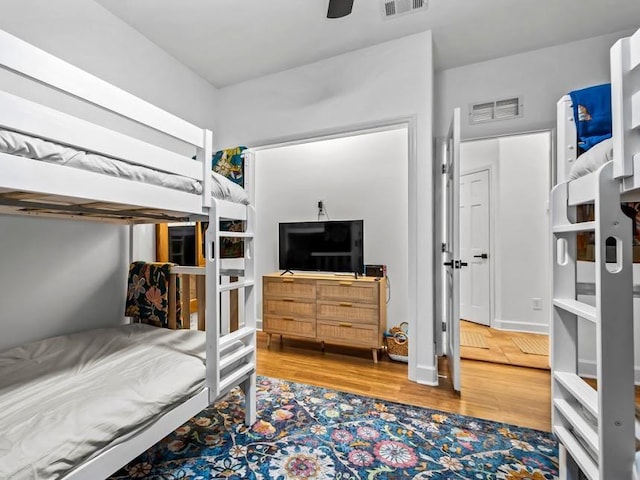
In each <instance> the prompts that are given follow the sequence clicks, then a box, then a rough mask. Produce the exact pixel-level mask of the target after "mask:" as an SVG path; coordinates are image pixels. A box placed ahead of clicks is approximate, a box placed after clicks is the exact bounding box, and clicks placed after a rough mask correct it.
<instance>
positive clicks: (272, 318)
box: [262, 315, 316, 338]
mask: <svg viewBox="0 0 640 480" xmlns="http://www.w3.org/2000/svg"><path fill="white" fill-rule="evenodd" d="M262 322H263V325H262V330H263V331H265V332H267V333H279V334H282V335H291V336H293V337H307V338H315V337H316V321H315V320H314V319H308V318H306V319H302V318H295V317H287V316H279V315H265V317H264V318H263V319H262Z"/></svg>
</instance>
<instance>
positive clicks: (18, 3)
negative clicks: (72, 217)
mask: <svg viewBox="0 0 640 480" xmlns="http://www.w3.org/2000/svg"><path fill="white" fill-rule="evenodd" d="M0 28H1V29H3V30H6V31H7V32H9V33H12V34H13V35H16V36H17V37H19V38H22V39H23V40H26V41H28V42H29V43H32V44H34V45H36V46H39V47H40V48H42V49H44V50H46V51H49V52H51V53H53V54H55V55H56V56H59V57H60V58H62V59H64V60H66V61H68V62H70V63H72V64H74V65H77V66H79V67H80V68H83V69H84V70H86V71H88V72H90V73H93V74H95V75H97V76H99V77H101V78H103V79H105V80H107V81H109V82H111V83H113V84H115V85H117V86H119V87H121V88H123V89H125V90H127V91H129V92H131V93H133V94H135V95H138V96H140V97H141V98H143V99H145V100H148V101H150V102H152V103H154V104H155V105H158V106H160V107H162V108H164V109H166V110H168V111H170V112H172V113H174V114H176V115H179V116H182V117H183V118H185V119H187V120H189V121H192V122H194V123H197V124H198V125H201V126H209V127H213V126H214V125H215V118H214V110H215V108H214V107H215V94H216V91H215V89H214V88H213V87H212V86H211V85H209V84H208V83H207V82H205V81H204V80H203V79H201V78H200V77H198V76H197V75H195V74H194V73H192V72H191V71H190V70H188V69H187V68H186V67H185V66H184V65H182V64H181V63H179V62H178V61H177V60H175V59H174V58H172V57H171V56H169V55H168V54H167V53H165V52H164V51H162V50H160V49H159V48H158V47H157V46H155V45H154V44H153V43H151V42H150V41H149V40H147V39H146V38H145V37H143V36H142V35H141V34H139V33H138V32H136V31H135V30H133V29H132V28H131V27H129V26H128V25H127V24H125V23H124V22H122V21H121V20H119V19H117V18H116V17H114V16H113V15H112V14H110V13H109V12H108V11H106V10H105V9H104V8H102V7H101V6H99V5H98V4H96V3H94V2H93V1H91V0H57V1H55V2H51V1H48V0H3V1H2V2H1V3H0ZM0 82H2V89H3V90H6V91H10V92H11V93H15V94H19V95H22V96H24V97H26V98H29V99H32V100H35V101H38V102H40V103H44V104H47V105H50V106H53V107H55V108H59V109H61V110H63V111H66V112H69V113H72V114H75V115H78V116H81V117H83V118H86V119H89V120H92V121H97V122H100V123H102V124H106V125H109V126H112V127H114V128H117V129H119V130H123V131H126V132H132V133H133V134H139V135H140V136H142V137H143V138H147V137H146V136H149V137H150V136H153V137H154V138H156V136H155V135H153V134H151V133H149V132H147V131H146V130H145V129H144V128H141V127H135V126H132V125H130V124H128V123H125V122H123V121H121V120H120V119H118V118H116V117H115V116H113V115H109V114H107V113H105V112H102V111H100V110H98V109H95V108H91V107H87V106H85V105H82V104H80V103H79V102H78V101H75V100H73V99H68V98H66V97H64V96H63V95H62V94H59V93H56V92H51V91H50V90H48V89H46V88H45V87H43V86H40V85H37V84H34V83H33V82H29V81H26V80H24V79H22V78H20V77H18V76H16V75H12V74H7V73H6V72H4V73H2V74H1V75H0ZM167 144H168V145H170V146H175V147H176V149H180V148H181V147H180V145H177V144H176V143H175V142H171V141H169V140H167ZM141 235H142V236H144V238H145V240H144V241H143V242H141V244H140V245H138V246H137V247H138V248H137V249H136V252H137V253H138V255H139V258H141V257H144V258H149V257H150V256H151V253H150V249H151V248H150V247H151V245H152V238H153V235H152V234H151V232H150V231H149V229H148V228H147V229H146V230H145V228H144V227H141ZM0 244H1V245H2V248H0V265H1V267H0V326H1V328H2V332H3V334H2V335H0V350H3V349H5V348H8V347H11V346H14V345H17V344H20V343H23V342H26V341H30V340H36V339H40V338H44V337H47V336H50V335H54V334H58V333H64V332H71V331H76V330H79V329H83V328H90V327H96V326H104V325H112V324H117V323H119V322H121V321H122V320H123V311H124V298H125V297H124V295H125V289H126V273H127V261H128V254H129V249H128V233H127V230H126V228H125V227H119V226H112V225H106V224H105V225H103V224H96V223H89V222H71V221H64V220H44V219H33V218H22V217H8V216H0Z"/></svg>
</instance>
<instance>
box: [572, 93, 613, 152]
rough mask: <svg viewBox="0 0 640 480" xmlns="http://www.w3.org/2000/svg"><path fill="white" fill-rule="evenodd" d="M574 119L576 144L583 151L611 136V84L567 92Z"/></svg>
mask: <svg viewBox="0 0 640 480" xmlns="http://www.w3.org/2000/svg"><path fill="white" fill-rule="evenodd" d="M569 95H570V96H571V102H572V103H573V118H574V119H575V121H576V130H577V133H578V146H579V147H580V148H581V149H582V150H584V151H585V152H586V151H587V150H589V149H590V148H591V147H593V146H594V145H596V144H597V143H600V142H601V141H603V140H606V139H607V138H611V84H610V83H605V84H603V85H596V86H593V87H588V88H583V89H581V90H574V91H573V92H569Z"/></svg>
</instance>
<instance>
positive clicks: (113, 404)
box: [0, 324, 205, 480]
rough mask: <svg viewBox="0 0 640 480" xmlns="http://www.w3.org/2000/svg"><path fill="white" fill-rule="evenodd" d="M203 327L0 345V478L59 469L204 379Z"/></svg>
mask: <svg viewBox="0 0 640 480" xmlns="http://www.w3.org/2000/svg"><path fill="white" fill-rule="evenodd" d="M204 378H205V333H204V332H200V331H191V330H168V329H164V328H157V327H151V326H148V325H141V324H135V325H123V326H121V327H114V328H106V329H97V330H90V331H87V332H82V333H78V334H73V335H65V336H60V337H54V338H50V339H46V340H42V341H39V342H34V343H30V344H27V345H24V346H20V347H16V348H13V349H11V350H7V351H5V352H0V431H1V432H2V433H1V435H0V478H6V479H9V478H10V479H12V480H18V479H44V478H47V479H48V478H59V477H61V476H63V475H64V474H65V473H68V472H69V471H70V470H72V469H73V468H74V467H76V466H77V465H78V464H80V463H82V462H83V461H85V460H87V459H89V458H91V457H92V456H94V454H95V453H97V452H99V451H100V450H102V449H104V448H106V447H108V446H110V445H113V444H115V443H117V440H118V439H122V438H127V437H128V436H129V435H131V434H133V433H135V432H138V431H140V430H142V429H144V428H145V427H147V426H148V425H149V424H151V423H153V421H154V420H156V419H157V417H158V416H160V415H162V414H164V413H166V412H168V411H169V410H171V409H172V408H173V407H175V406H176V405H178V404H180V403H182V402H184V401H185V400H187V399H188V398H189V397H191V396H193V395H194V394H196V393H198V392H199V391H201V390H202V388H203V387H204V382H205V381H204Z"/></svg>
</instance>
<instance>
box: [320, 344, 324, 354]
mask: <svg viewBox="0 0 640 480" xmlns="http://www.w3.org/2000/svg"><path fill="white" fill-rule="evenodd" d="M320 350H322V353H324V341H323V342H320Z"/></svg>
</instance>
